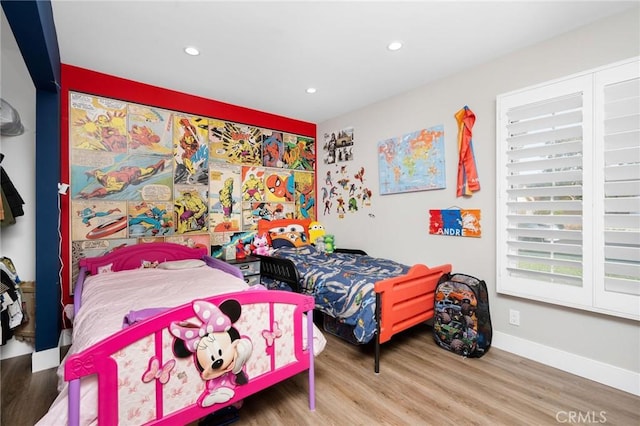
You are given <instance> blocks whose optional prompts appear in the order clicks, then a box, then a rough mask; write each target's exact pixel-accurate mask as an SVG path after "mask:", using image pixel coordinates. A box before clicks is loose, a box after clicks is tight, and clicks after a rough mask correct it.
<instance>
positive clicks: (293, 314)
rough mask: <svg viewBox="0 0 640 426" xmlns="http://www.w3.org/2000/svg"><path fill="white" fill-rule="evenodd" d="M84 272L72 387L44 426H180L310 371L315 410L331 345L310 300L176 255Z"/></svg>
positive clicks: (68, 363)
mask: <svg viewBox="0 0 640 426" xmlns="http://www.w3.org/2000/svg"><path fill="white" fill-rule="evenodd" d="M141 265H145V266H154V267H151V268H148V267H141ZM80 266H81V272H80V275H79V278H78V281H77V284H76V289H75V308H76V315H75V318H74V323H73V326H74V327H73V344H72V346H71V348H70V350H69V353H68V354H67V357H66V358H65V360H64V361H63V364H62V365H61V366H60V368H59V369H58V373H59V375H60V374H61V373H64V380H65V381H66V382H67V383H64V384H61V386H60V391H61V392H60V394H59V396H58V398H57V399H56V400H55V401H54V403H53V405H52V406H51V408H50V410H49V412H48V413H47V414H46V415H45V416H44V417H43V418H42V419H41V420H40V421H39V423H38V424H39V425H51V424H69V425H77V424H83V425H88V424H96V423H97V424H101V425H103V424H105V425H115V424H120V425H126V424H135V425H140V424H181V425H183V424H186V423H189V422H191V421H194V420H196V419H199V418H202V417H205V416H206V415H207V414H209V413H211V412H214V411H217V410H219V409H221V408H224V407H226V406H228V405H231V404H234V403H237V402H239V401H241V400H243V399H244V398H246V397H247V396H249V395H252V394H254V393H256V392H259V391H261V390H263V389H265V388H267V387H269V386H272V385H273V384H275V383H278V382H280V381H282V380H284V379H286V378H289V377H291V376H293V375H295V374H298V373H300V372H303V371H307V370H308V374H309V408H310V410H313V409H314V408H315V403H314V374H313V373H314V370H313V357H314V354H317V353H319V351H320V350H322V348H324V345H325V343H326V340H324V337H323V336H322V334H321V333H320V331H319V330H318V329H317V328H316V327H315V326H314V325H313V320H312V310H313V307H314V302H313V298H311V297H310V296H304V295H300V294H295V293H290V292H281V291H272V290H265V289H264V287H262V286H254V287H249V286H247V284H246V283H245V281H244V280H243V279H242V274H241V273H240V272H239V271H238V270H237V269H235V268H233V267H231V266H230V265H228V264H226V263H224V262H222V261H219V260H217V259H213V258H211V257H209V256H207V255H206V249H190V248H186V247H183V246H180V245H177V244H171V243H149V244H139V245H136V246H131V247H124V248H121V249H118V250H116V251H114V252H113V253H110V254H107V255H105V256H102V257H98V258H87V259H83V260H81V262H80ZM125 317H126V318H128V319H129V321H133V323H132V324H129V323H127V321H126V320H125ZM307 336H312V338H311V339H307Z"/></svg>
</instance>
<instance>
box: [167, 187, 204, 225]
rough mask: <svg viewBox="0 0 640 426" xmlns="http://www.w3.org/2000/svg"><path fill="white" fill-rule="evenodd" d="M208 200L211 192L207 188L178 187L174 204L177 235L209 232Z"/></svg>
mask: <svg viewBox="0 0 640 426" xmlns="http://www.w3.org/2000/svg"><path fill="white" fill-rule="evenodd" d="M208 199H209V191H208V187H206V186H202V185H197V186H196V185H181V186H176V188H175V199H174V202H173V204H174V212H175V215H174V218H175V224H176V228H175V231H176V233H177V234H186V233H198V232H200V233H202V232H208V229H209V205H208Z"/></svg>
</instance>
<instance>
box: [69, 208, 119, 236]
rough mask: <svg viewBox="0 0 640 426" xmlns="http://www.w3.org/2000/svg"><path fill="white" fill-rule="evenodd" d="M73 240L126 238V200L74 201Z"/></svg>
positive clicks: (72, 209)
mask: <svg viewBox="0 0 640 426" xmlns="http://www.w3.org/2000/svg"><path fill="white" fill-rule="evenodd" d="M71 211H72V216H71V229H72V236H71V238H72V239H73V240H96V239H114V238H125V237H126V236H127V203H126V202H125V201H102V200H100V201H97V200H92V201H76V200H74V201H72V203H71Z"/></svg>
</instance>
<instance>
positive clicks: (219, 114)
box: [60, 64, 318, 304]
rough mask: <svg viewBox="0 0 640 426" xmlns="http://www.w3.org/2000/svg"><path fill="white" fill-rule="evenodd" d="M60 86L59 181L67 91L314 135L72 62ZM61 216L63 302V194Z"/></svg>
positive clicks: (276, 119)
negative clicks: (77, 65) (80, 66)
mask: <svg viewBox="0 0 640 426" xmlns="http://www.w3.org/2000/svg"><path fill="white" fill-rule="evenodd" d="M61 68H62V70H61V72H62V79H61V83H62V87H61V92H60V102H61V106H60V119H61V125H60V127H61V129H60V132H61V135H60V136H61V137H60V144H61V146H60V155H61V158H60V166H61V172H60V173H61V176H60V178H61V182H67V183H68V182H69V167H70V165H69V91H76V92H83V93H88V94H91V95H95V96H104V97H106V98H111V99H118V100H122V101H126V102H134V103H139V104H143V105H151V106H156V107H160V108H166V109H169V110H172V111H180V112H185V113H189V114H193V115H199V116H202V117H209V118H218V119H222V120H228V121H233V122H236V123H243V124H250V125H252V126H256V127H264V128H267V129H273V130H280V131H283V132H287V133H293V134H296V135H301V136H308V137H312V138H315V139H316V145H317V143H318V141H317V137H316V124H314V123H308V122H305V121H300V120H295V119H292V118H288V117H283V116H280V115H275V114H270V113H267V112H263V111H258V110H254V109H249V108H244V107H240V106H237V105H232V104H227V103H224V102H219V101H215V100H212V99H206V98H202V97H199V96H193V95H188V94H186V93H182V92H176V91H174V90H169V89H164V88H162V87H157V86H151V85H148V84H145V83H140V82H137V81H133V80H127V79H124V78H120V77H115V76H112V75H108V74H103V73H99V72H96V71H91V70H88V69H84V68H79V67H76V66H73V65H66V64H62V65H61ZM60 209H61V218H67V219H66V220H61V221H60V222H61V223H60V232H61V238H62V247H63V249H62V253H61V257H62V262H63V271H62V289H63V300H64V303H65V304H67V303H71V297H70V296H69V290H68V289H69V282H68V281H69V271H68V269H67V267H68V265H70V241H71V240H70V235H69V233H70V229H69V226H70V219H69V218H70V215H69V213H70V212H69V209H70V200H69V197H63V199H62V202H61V206H60Z"/></svg>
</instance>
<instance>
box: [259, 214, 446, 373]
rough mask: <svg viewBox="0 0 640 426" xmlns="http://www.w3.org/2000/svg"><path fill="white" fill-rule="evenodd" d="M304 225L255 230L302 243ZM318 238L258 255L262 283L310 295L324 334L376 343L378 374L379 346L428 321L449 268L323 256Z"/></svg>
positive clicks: (339, 253)
mask: <svg viewBox="0 0 640 426" xmlns="http://www.w3.org/2000/svg"><path fill="white" fill-rule="evenodd" d="M306 225H307V223H306V222H305V221H300V220H288V221H287V220H281V221H279V222H276V221H274V222H269V221H259V222H258V232H268V233H269V235H270V236H272V235H279V234H282V230H287V233H288V234H290V235H293V236H290V237H289V238H290V239H293V240H294V241H306V240H307V238H306V237H305V236H304V235H302V234H304V229H305V226H306ZM320 238H322V236H318V237H316V246H313V245H309V244H306V245H305V244H298V245H293V244H289V245H281V246H280V248H277V249H276V250H274V252H273V253H272V255H271V256H266V257H261V262H260V269H261V272H260V274H261V279H262V280H263V283H266V284H267V286H268V287H269V288H278V289H286V288H289V289H290V290H293V291H294V292H299V293H303V294H309V295H311V296H313V297H314V300H315V307H316V309H317V310H319V311H320V312H322V313H323V314H324V315H325V319H327V316H328V318H329V321H325V330H328V331H330V332H332V333H334V334H337V335H339V336H340V337H343V338H346V339H347V340H348V341H350V342H352V343H356V344H365V343H368V342H370V341H371V340H373V339H375V344H376V349H375V365H374V367H375V371H376V372H379V353H380V344H381V343H384V342H387V341H389V340H390V339H391V337H392V336H393V335H395V334H397V333H399V332H400V331H403V330H406V329H408V328H410V327H413V326H414V325H417V324H420V323H422V322H424V321H427V320H429V319H431V318H432V317H433V315H434V311H433V307H434V293H435V287H436V285H437V283H438V280H439V279H440V277H441V276H442V275H443V274H444V273H447V272H450V271H451V265H449V264H446V265H440V266H437V267H432V268H429V267H427V266H426V265H423V264H416V265H413V266H408V265H403V264H400V263H397V262H394V261H391V260H389V259H381V258H374V257H370V256H367V255H366V253H365V252H364V251H362V250H347V249H335V253H328V250H327V247H326V245H327V242H326V234H325V236H324V240H323V243H324V250H319V247H318V245H319V244H318V241H319V239H320ZM330 242H332V241H331V240H330ZM321 247H322V246H321ZM321 247H320V248H321ZM275 248H276V247H275V245H274V249H275ZM331 320H333V321H331ZM336 329H339V331H336ZM345 330H346V331H345Z"/></svg>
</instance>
